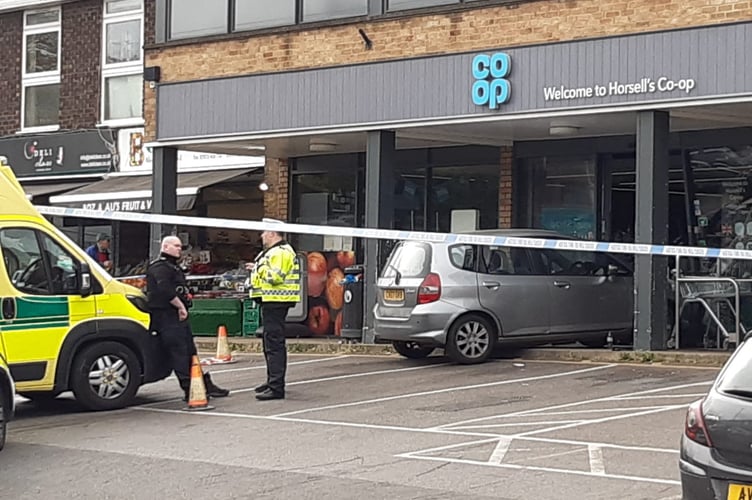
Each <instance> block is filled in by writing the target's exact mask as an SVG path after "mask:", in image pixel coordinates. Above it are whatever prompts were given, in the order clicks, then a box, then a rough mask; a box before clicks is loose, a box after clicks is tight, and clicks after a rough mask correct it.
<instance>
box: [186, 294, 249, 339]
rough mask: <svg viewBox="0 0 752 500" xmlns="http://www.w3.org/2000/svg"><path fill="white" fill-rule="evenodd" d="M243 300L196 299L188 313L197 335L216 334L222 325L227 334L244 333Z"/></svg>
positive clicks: (236, 334)
mask: <svg viewBox="0 0 752 500" xmlns="http://www.w3.org/2000/svg"><path fill="white" fill-rule="evenodd" d="M242 308H243V301H241V300H240V299H196V300H194V301H193V307H192V308H191V310H190V314H189V315H188V320H189V322H190V324H191V329H192V330H193V335H195V336H201V337H203V336H216V335H217V329H218V328H219V326H220V325H224V326H225V328H227V335H230V336H233V335H235V336H238V335H242V334H243V312H242Z"/></svg>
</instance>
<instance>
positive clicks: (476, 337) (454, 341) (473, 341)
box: [446, 314, 496, 365]
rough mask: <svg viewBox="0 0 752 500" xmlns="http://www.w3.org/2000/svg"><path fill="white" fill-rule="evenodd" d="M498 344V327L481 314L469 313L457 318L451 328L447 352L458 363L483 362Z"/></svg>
mask: <svg viewBox="0 0 752 500" xmlns="http://www.w3.org/2000/svg"><path fill="white" fill-rule="evenodd" d="M495 344H496V328H495V327H494V325H492V324H491V322H490V321H488V320H487V319H486V318H485V317H483V316H481V315H479V314H468V315H467V316H463V317H461V318H460V319H459V320H457V321H456V322H455V323H454V324H453V325H452V328H450V330H449V335H448V337H447V345H446V352H447V355H449V357H450V358H451V359H452V360H454V361H456V362H457V363H461V364H465V365H470V364H475V363H483V362H484V361H486V360H487V359H488V357H489V356H490V355H491V353H492V352H493V348H494V345H495Z"/></svg>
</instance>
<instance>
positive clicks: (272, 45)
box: [144, 0, 752, 349]
mask: <svg viewBox="0 0 752 500" xmlns="http://www.w3.org/2000/svg"><path fill="white" fill-rule="evenodd" d="M264 5H265V6H264V9H259V8H258V7H259V2H253V1H237V0H236V1H234V2H230V1H221V2H218V6H217V9H216V11H213V12H212V13H211V14H210V15H209V14H207V13H206V12H205V9H204V8H203V3H202V2H198V1H196V0H170V1H168V0H156V1H155V2H153V3H152V2H148V3H147V5H146V14H145V15H146V19H147V24H149V23H151V22H153V23H154V31H153V36H154V38H153V39H151V38H147V40H146V53H145V71H146V72H147V73H148V74H149V75H150V80H151V81H150V82H146V83H145V87H144V119H145V135H146V138H145V140H146V141H147V142H149V143H151V144H152V145H153V146H154V148H155V157H156V158H159V161H158V162H157V168H156V171H155V174H156V177H157V178H158V180H157V183H156V186H157V188H159V187H160V186H161V185H170V183H171V182H172V181H171V179H172V177H174V175H175V172H176V167H175V164H176V160H175V158H176V150H177V148H183V149H196V148H203V149H204V150H207V151H213V152H217V153H229V154H242V153H243V152H244V151H248V150H253V149H263V151H264V153H265V155H266V156H267V163H266V171H265V176H266V181H267V184H268V185H269V187H270V188H269V190H268V191H267V192H266V193H265V194H264V208H265V213H266V215H267V216H272V217H279V218H284V219H287V220H290V221H293V222H309V223H321V224H339V225H366V226H369V227H387V228H397V229H416V230H428V231H449V230H451V229H453V222H452V221H453V220H457V218H456V217H455V215H457V214H458V211H463V213H464V214H465V215H467V214H468V213H469V214H470V215H469V216H468V217H469V219H464V222H463V224H471V225H472V226H474V227H478V228H492V227H511V226H525V227H543V228H549V229H555V230H558V231H560V232H563V233H567V234H570V235H571V236H574V237H578V238H584V239H601V240H613V241H634V242H638V243H657V244H662V243H680V244H692V245H703V244H704V245H708V246H714V247H732V248H747V246H748V245H749V244H750V243H749V242H748V235H749V233H750V231H747V224H748V221H747V219H748V216H749V211H748V210H746V209H745V208H744V207H745V206H746V205H745V203H744V202H746V200H748V199H749V196H748V192H747V191H748V184H747V182H748V181H747V179H748V173H749V170H750V165H752V162H751V161H750V160H751V159H752V158H750V154H751V153H750V152H751V151H752V146H751V144H752V140H751V139H750V134H749V132H750V128H749V127H750V125H751V123H750V119H749V110H750V101H752V84H751V83H750V81H752V80H750V78H749V76H751V75H749V74H748V73H749V72H750V68H752V64H750V63H752V61H750V60H749V58H750V56H749V53H750V51H749V49H750V45H751V44H752V24H750V23H749V19H750V14H751V13H752V7H750V4H749V2H746V1H740V0H718V1H714V2H706V1H701V0H689V1H675V0H671V1H663V2H654V1H648V0H645V1H624V0H605V1H596V0H575V1H568V2H562V1H555V0H537V1H524V0H515V1H507V0H485V1H484V0H474V1H469V0H465V1H460V0H400V1H397V0H386V1H382V0H358V1H348V2H329V1H321V0H286V1H281V2H275V4H274V6H273V7H269V6H268V5H267V4H264ZM152 20H153V21H152ZM149 36H151V35H149ZM156 209H157V210H160V211H164V212H167V213H170V212H172V211H174V210H175V204H174V201H170V200H167V202H166V203H164V204H162V205H161V206H159V207H156ZM468 210H470V212H467V211H468ZM750 227H751V228H752V225H750ZM297 243H298V246H299V247H300V248H301V249H303V250H306V251H312V252H316V253H322V254H324V253H325V252H342V251H345V252H347V251H351V250H353V249H355V250H356V251H357V252H358V253H359V255H357V259H358V260H359V261H362V262H364V263H365V264H366V266H367V269H368V280H369V281H370V282H373V280H374V278H375V273H377V272H378V267H379V261H380V260H382V259H383V253H384V252H385V251H386V250H387V248H381V249H379V248H378V246H377V244H376V243H375V242H366V243H365V244H364V245H360V246H359V245H358V243H357V242H355V243H354V242H348V241H342V240H332V239H326V238H316V237H313V238H300V239H299V241H297ZM380 252H381V254H380ZM635 260H636V262H635V264H636V272H635V289H636V303H635V310H636V313H637V314H636V321H635V341H636V345H637V347H641V348H653V349H660V348H665V346H666V338H667V332H668V328H667V326H668V325H670V321H669V318H668V316H669V314H668V312H667V307H666V305H667V303H668V299H669V297H668V295H669V290H668V287H667V286H666V283H667V281H668V265H667V263H666V262H665V261H664V260H663V259H660V258H650V257H637V258H636V259H635ZM367 290H368V292H367V300H366V303H367V304H372V303H373V301H374V297H375V295H374V291H373V289H372V288H370V287H367Z"/></svg>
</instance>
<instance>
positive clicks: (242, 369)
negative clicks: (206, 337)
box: [207, 354, 350, 375]
mask: <svg viewBox="0 0 752 500" xmlns="http://www.w3.org/2000/svg"><path fill="white" fill-rule="evenodd" d="M349 357H350V355H349V354H342V355H340V356H333V357H331V358H316V359H307V360H305V361H292V362H290V363H287V366H297V365H309V364H311V363H323V362H325V361H335V360H338V359H345V358H349ZM214 366H217V365H214ZM261 369H264V370H265V369H266V364H263V365H256V366H246V367H244V368H229V369H227V370H207V371H209V373H211V374H212V375H217V374H220V373H233V372H244V371H248V370H261Z"/></svg>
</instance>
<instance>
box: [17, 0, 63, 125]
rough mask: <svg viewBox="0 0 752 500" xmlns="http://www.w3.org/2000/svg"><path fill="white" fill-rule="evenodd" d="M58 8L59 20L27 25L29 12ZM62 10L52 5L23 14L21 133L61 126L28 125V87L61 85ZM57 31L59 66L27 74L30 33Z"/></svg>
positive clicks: (34, 12) (35, 12) (36, 12)
mask: <svg viewBox="0 0 752 500" xmlns="http://www.w3.org/2000/svg"><path fill="white" fill-rule="evenodd" d="M51 10H56V11H57V21H56V22H53V23H44V24H37V25H34V26H27V25H26V22H27V18H28V17H29V14H38V13H39V12H46V11H51ZM62 24H63V23H62V12H61V9H60V7H51V8H46V9H34V10H27V11H25V12H24V16H23V44H22V51H21V130H20V132H21V133H27V132H52V131H55V130H58V129H59V128H60V124H56V125H44V126H39V127H27V126H25V123H26V89H27V88H28V87H40V86H43V85H54V84H57V85H60V64H61V61H62V47H63V26H62ZM53 31H57V68H56V69H55V70H53V71H43V72H40V73H30V74H26V57H27V52H26V49H27V44H26V40H27V38H28V36H29V35H37V34H41V33H50V32H53Z"/></svg>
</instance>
